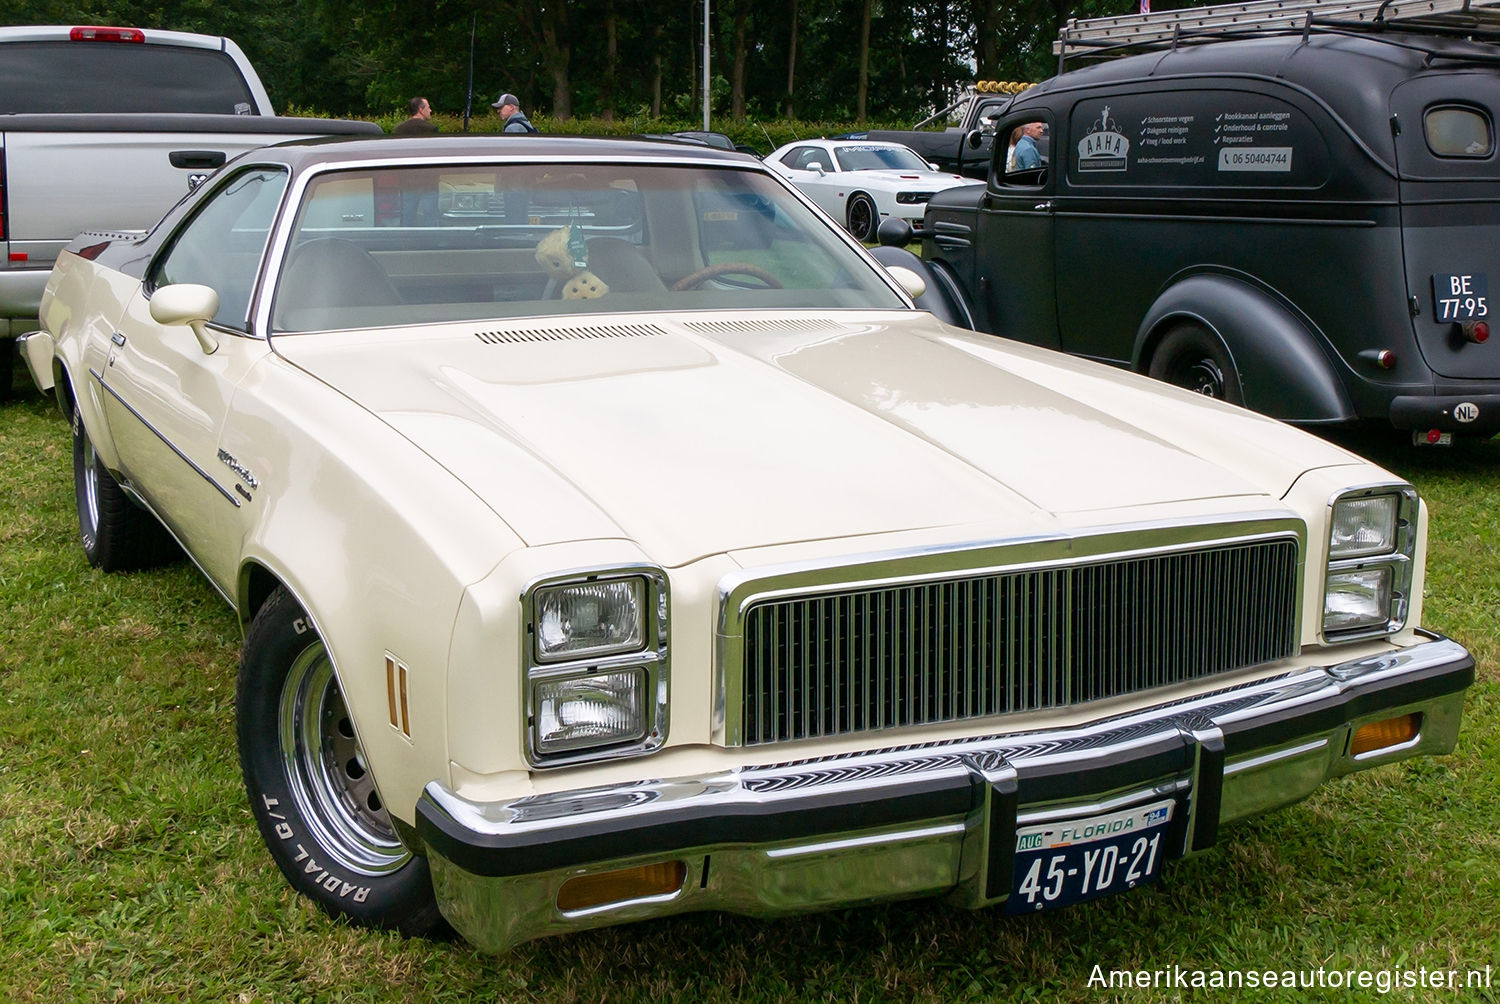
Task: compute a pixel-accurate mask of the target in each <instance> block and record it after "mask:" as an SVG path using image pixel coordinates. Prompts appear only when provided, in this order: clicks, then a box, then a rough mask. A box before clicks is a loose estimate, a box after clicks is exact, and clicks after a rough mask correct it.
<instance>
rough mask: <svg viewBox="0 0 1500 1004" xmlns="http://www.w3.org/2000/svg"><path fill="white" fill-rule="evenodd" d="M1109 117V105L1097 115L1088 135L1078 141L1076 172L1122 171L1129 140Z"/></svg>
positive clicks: (1126, 156) (1126, 157)
mask: <svg viewBox="0 0 1500 1004" xmlns="http://www.w3.org/2000/svg"><path fill="white" fill-rule="evenodd" d="M1118 125H1119V123H1118V122H1116V121H1114V120H1112V119H1111V118H1110V117H1109V105H1105V106H1104V110H1103V111H1102V112H1100V113H1099V117H1098V118H1097V119H1095V120H1094V124H1093V125H1091V126H1089V131H1088V134H1087V135H1085V136H1084V137H1083V139H1081V140H1079V141H1078V170H1080V171H1123V170H1125V166H1126V162H1127V161H1128V159H1129V156H1130V140H1128V139H1126V138H1125V136H1124V134H1123V133H1121V132H1120V130H1119V129H1118V128H1117V127H1118Z"/></svg>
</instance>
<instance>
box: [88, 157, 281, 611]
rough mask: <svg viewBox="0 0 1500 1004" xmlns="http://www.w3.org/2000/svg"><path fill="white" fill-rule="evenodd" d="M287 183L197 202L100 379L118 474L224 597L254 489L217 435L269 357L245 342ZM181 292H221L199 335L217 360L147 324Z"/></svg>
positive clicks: (123, 324) (262, 346)
mask: <svg viewBox="0 0 1500 1004" xmlns="http://www.w3.org/2000/svg"><path fill="white" fill-rule="evenodd" d="M286 177H287V175H286V171H285V170H283V169H280V168H268V167H256V168H248V169H245V170H241V171H238V172H236V173H235V174H234V175H232V176H230V177H228V178H226V179H225V181H224V182H223V183H221V184H219V185H217V186H216V187H215V189H214V190H213V191H212V192H211V193H209V194H208V195H207V196H206V197H205V198H204V199H203V201H202V202H201V203H200V204H199V206H198V207H197V209H196V210H195V211H194V212H193V214H192V215H191V216H190V217H189V218H188V220H187V221H186V222H185V223H184V224H183V225H182V226H181V227H180V228H179V229H178V230H177V231H176V232H175V233H174V234H173V235H172V236H171V237H170V238H169V239H168V241H167V242H166V243H165V245H164V246H163V250H162V251H161V252H160V253H159V254H158V255H157V257H156V259H155V260H153V262H152V263H151V265H150V266H149V268H148V270H147V272H146V279H145V281H143V282H142V283H141V285H140V287H139V288H138V289H137V290H136V292H135V294H134V296H133V297H132V298H131V300H130V302H129V304H128V305H127V306H126V309H125V312H124V315H123V316H122V317H121V319H120V322H119V325H118V329H117V330H116V331H115V332H114V334H113V337H112V338H111V347H110V352H109V355H108V358H107V360H106V361H105V363H104V366H103V369H102V372H101V373H100V375H99V382H100V384H101V385H102V386H103V387H104V389H105V391H106V392H107V393H106V394H104V395H103V399H104V407H105V412H106V416H107V418H108V421H109V425H110V429H111V431H112V432H113V435H114V442H115V446H116V449H117V450H118V453H119V458H120V467H121V472H122V473H123V474H124V475H125V477H126V479H127V480H128V481H129V483H130V484H131V485H132V486H133V487H134V488H135V489H136V491H137V492H139V493H140V494H141V495H142V496H143V497H144V498H145V499H146V501H147V502H148V503H150V505H151V507H152V509H153V510H155V512H156V514H157V515H158V516H159V517H161V519H162V521H163V522H165V523H166V524H167V526H168V528H170V529H171V531H172V532H173V534H175V535H176V537H177V539H178V540H179V541H180V542H181V543H182V544H183V546H184V547H186V548H187V550H188V552H189V553H190V554H191V555H192V556H193V558H194V560H195V561H197V562H198V564H199V566H200V567H202V568H203V570H204V572H205V573H206V574H207V575H208V576H209V578H210V579H212V580H213V581H214V582H215V583H216V584H218V585H219V587H220V588H221V589H225V590H227V589H229V588H230V586H231V585H232V582H233V578H234V575H235V571H236V570H235V567H234V565H235V562H236V561H237V548H236V547H232V546H229V542H231V541H237V540H238V539H239V538H240V536H241V530H240V529H239V527H240V524H241V513H240V510H241V509H242V508H243V506H244V505H245V504H246V503H247V502H248V501H249V500H250V492H249V490H248V489H247V486H246V484H245V483H243V482H244V480H245V475H244V474H242V473H240V471H241V470H242V469H237V468H238V464H237V463H236V462H235V461H234V458H233V457H226V456H225V455H224V453H223V452H222V451H221V450H220V449H219V436H220V432H221V430H222V426H223V421H224V416H225V414H226V413H227V412H228V410H229V406H230V401H231V399H232V398H233V396H234V392H235V388H236V387H237V386H238V385H239V383H240V381H241V380H243V379H244V377H245V374H246V373H248V372H249V371H250V369H251V368H252V367H253V366H255V364H256V363H257V362H259V361H260V360H261V359H262V358H263V357H264V356H266V355H267V353H268V351H269V350H268V348H267V345H266V342H265V340H264V339H260V338H254V337H251V335H250V334H249V331H250V326H249V322H248V316H249V308H250V301H251V298H252V293H253V290H254V288H255V284H256V280H257V277H258V276H259V274H260V270H261V265H262V259H263V257H264V253H265V248H266V244H267V242H268V238H269V235H270V231H271V226H272V223H273V222H274V220H275V216H276V212H277V209H278V207H279V205H280V199H281V195H282V193H283V191H284V190H285V188H286ZM179 283H195V284H200V285H205V286H210V287H212V288H213V289H214V290H215V291H216V292H217V293H218V298H219V310H218V313H217V314H215V315H214V317H213V318H212V320H211V321H210V322H209V323H208V324H207V325H205V328H204V330H205V333H206V334H207V336H208V339H209V342H210V345H212V351H209V350H208V348H207V347H206V346H205V345H204V344H201V343H200V342H199V339H198V338H197V337H196V336H195V334H194V332H193V331H192V330H191V329H190V328H189V327H188V326H187V325H186V324H162V323H160V322H158V321H156V320H155V319H154V318H153V317H152V316H151V298H152V296H153V294H154V293H157V292H159V291H160V290H162V289H164V288H165V287H168V286H171V285H175V284H179ZM214 343H216V344H214ZM252 477H253V476H252ZM251 487H253V485H252V486H251Z"/></svg>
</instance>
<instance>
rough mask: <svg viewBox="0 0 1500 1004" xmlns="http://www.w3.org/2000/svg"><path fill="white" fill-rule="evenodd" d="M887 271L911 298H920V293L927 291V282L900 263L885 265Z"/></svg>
mask: <svg viewBox="0 0 1500 1004" xmlns="http://www.w3.org/2000/svg"><path fill="white" fill-rule="evenodd" d="M885 270H886V271H887V272H889V273H890V274H891V278H892V279H895V280H896V283H897V285H899V286H900V287H901V288H902V289H904V290H906V295H907V296H909V297H911V298H912V299H913V300H920V299H921V298H922V294H923V293H925V292H927V282H926V280H924V279H923V278H922V277H921V276H920V275H918V274H917V273H915V272H913V271H912V270H911V269H909V268H906V267H904V266H902V265H887V266H886V269H885Z"/></svg>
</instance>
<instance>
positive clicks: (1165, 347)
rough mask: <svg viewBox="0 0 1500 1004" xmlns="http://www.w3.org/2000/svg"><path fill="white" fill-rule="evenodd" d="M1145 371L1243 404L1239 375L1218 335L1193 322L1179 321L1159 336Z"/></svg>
mask: <svg viewBox="0 0 1500 1004" xmlns="http://www.w3.org/2000/svg"><path fill="white" fill-rule="evenodd" d="M1147 374H1148V375H1149V376H1151V377H1152V378H1153V379H1156V380H1162V381H1164V382H1166V383H1169V384H1172V385H1174V386H1177V387H1183V388H1186V389H1187V390H1190V391H1192V392H1193V393H1195V394H1202V395H1203V396H1204V397H1212V398H1217V399H1218V400H1220V401H1228V402H1229V403H1230V404H1243V403H1244V395H1243V394H1242V393H1241V391H1240V375H1239V372H1238V371H1237V370H1236V369H1235V368H1234V361H1233V360H1232V359H1230V358H1229V352H1228V351H1227V350H1226V349H1225V348H1224V344H1223V343H1222V342H1220V341H1219V338H1218V336H1217V335H1215V334H1213V333H1212V332H1210V331H1209V330H1207V329H1206V328H1203V327H1200V326H1198V325H1196V324H1180V325H1177V326H1176V327H1174V328H1172V329H1171V330H1170V331H1168V332H1167V333H1166V335H1165V336H1163V337H1162V340H1161V344H1159V345H1158V346H1157V347H1156V352H1155V353H1154V354H1153V355H1152V356H1151V367H1150V369H1148V370H1147Z"/></svg>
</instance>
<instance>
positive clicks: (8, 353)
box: [0, 338, 16, 401]
mask: <svg viewBox="0 0 1500 1004" xmlns="http://www.w3.org/2000/svg"><path fill="white" fill-rule="evenodd" d="M15 379H16V341H15V339H14V338H4V339H0V401H4V400H5V399H6V398H8V397H10V391H11V384H12V383H14V382H15Z"/></svg>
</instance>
